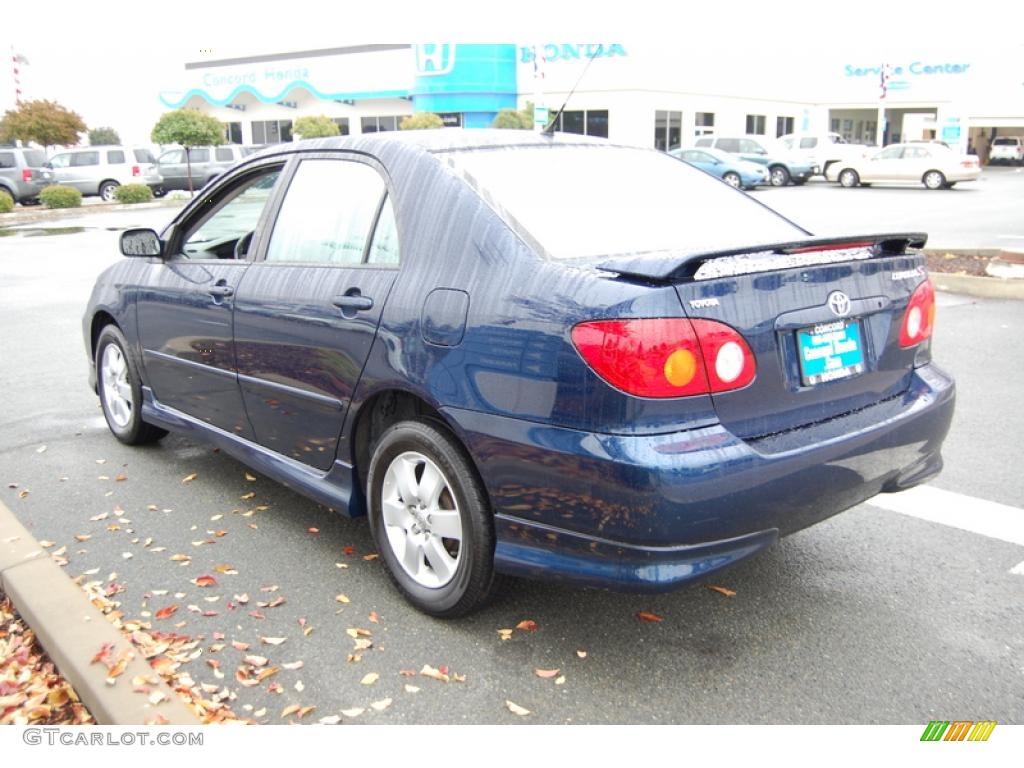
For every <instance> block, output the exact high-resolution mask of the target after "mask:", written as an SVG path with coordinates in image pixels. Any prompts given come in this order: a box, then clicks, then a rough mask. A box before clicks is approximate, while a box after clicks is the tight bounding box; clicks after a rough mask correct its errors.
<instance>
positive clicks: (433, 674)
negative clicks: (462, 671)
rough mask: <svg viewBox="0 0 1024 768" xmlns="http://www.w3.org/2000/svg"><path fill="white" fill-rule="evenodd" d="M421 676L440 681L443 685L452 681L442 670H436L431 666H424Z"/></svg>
mask: <svg viewBox="0 0 1024 768" xmlns="http://www.w3.org/2000/svg"><path fill="white" fill-rule="evenodd" d="M420 674H421V675H423V676H424V677H429V678H432V679H434V680H440V681H441V682H442V683H447V682H448V681H449V680H451V678H450V677H448V675H447V674H445V673H444V672H442V671H441V670H440V669H434V668H433V667H432V666H430V665H429V664H424V665H423V669H421V670H420Z"/></svg>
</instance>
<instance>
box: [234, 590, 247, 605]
mask: <svg viewBox="0 0 1024 768" xmlns="http://www.w3.org/2000/svg"><path fill="white" fill-rule="evenodd" d="M235 600H237V601H238V604H239V605H245V604H246V603H248V602H249V595H248V594H246V593H245V592H243V593H242V594H240V595H235Z"/></svg>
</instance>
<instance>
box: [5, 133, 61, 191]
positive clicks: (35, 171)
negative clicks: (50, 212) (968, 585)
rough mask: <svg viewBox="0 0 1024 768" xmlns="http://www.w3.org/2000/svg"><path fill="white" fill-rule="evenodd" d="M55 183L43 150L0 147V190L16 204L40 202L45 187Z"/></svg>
mask: <svg viewBox="0 0 1024 768" xmlns="http://www.w3.org/2000/svg"><path fill="white" fill-rule="evenodd" d="M52 183H53V173H52V172H51V171H50V169H49V168H47V167H46V153H45V152H44V151H43V150H41V149H28V148H24V147H0V190H2V191H4V192H6V193H7V194H9V195H10V196H11V198H12V199H13V200H14V202H16V203H21V204H22V205H30V204H32V203H35V202H38V200H39V193H40V192H42V190H43V187H45V186H47V185H49V184H52Z"/></svg>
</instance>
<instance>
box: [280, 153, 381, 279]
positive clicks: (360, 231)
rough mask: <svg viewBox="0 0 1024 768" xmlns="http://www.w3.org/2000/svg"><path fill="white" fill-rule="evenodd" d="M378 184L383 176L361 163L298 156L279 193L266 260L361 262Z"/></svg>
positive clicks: (378, 193) (377, 204)
mask: <svg viewBox="0 0 1024 768" xmlns="http://www.w3.org/2000/svg"><path fill="white" fill-rule="evenodd" d="M325 190H330V191H331V192H330V194H325ZM384 190H385V187H384V179H383V178H381V176H380V174H379V173H377V172H376V171H375V170H373V168H371V167H370V166H368V165H365V164H363V163H357V162H351V161H346V160H320V159H314V160H304V161H303V162H302V163H301V164H300V165H299V167H298V169H297V170H296V172H295V176H294V178H292V180H291V183H290V184H289V185H288V191H287V192H286V193H285V197H284V202H283V203H282V204H281V210H280V212H279V213H278V215H277V221H276V222H275V224H274V232H273V234H272V235H271V236H270V247H269V248H268V250H267V261H268V262H303V263H312V264H330V265H353V264H361V263H362V262H363V255H364V253H365V251H366V243H367V240H368V239H369V237H370V229H371V228H372V227H373V221H374V218H375V217H376V216H377V210H378V208H379V207H380V202H381V198H382V197H383V195H384ZM381 257H382V258H384V257H385V255H384V254H382V255H381Z"/></svg>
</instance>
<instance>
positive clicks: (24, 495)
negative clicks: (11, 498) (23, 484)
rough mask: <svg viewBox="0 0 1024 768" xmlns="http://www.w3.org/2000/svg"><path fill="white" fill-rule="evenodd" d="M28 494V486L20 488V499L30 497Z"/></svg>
mask: <svg viewBox="0 0 1024 768" xmlns="http://www.w3.org/2000/svg"><path fill="white" fill-rule="evenodd" d="M28 494H29V491H28V489H27V488H25V489H23V490H20V491H18V498H19V499H24V498H27V497H28Z"/></svg>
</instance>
